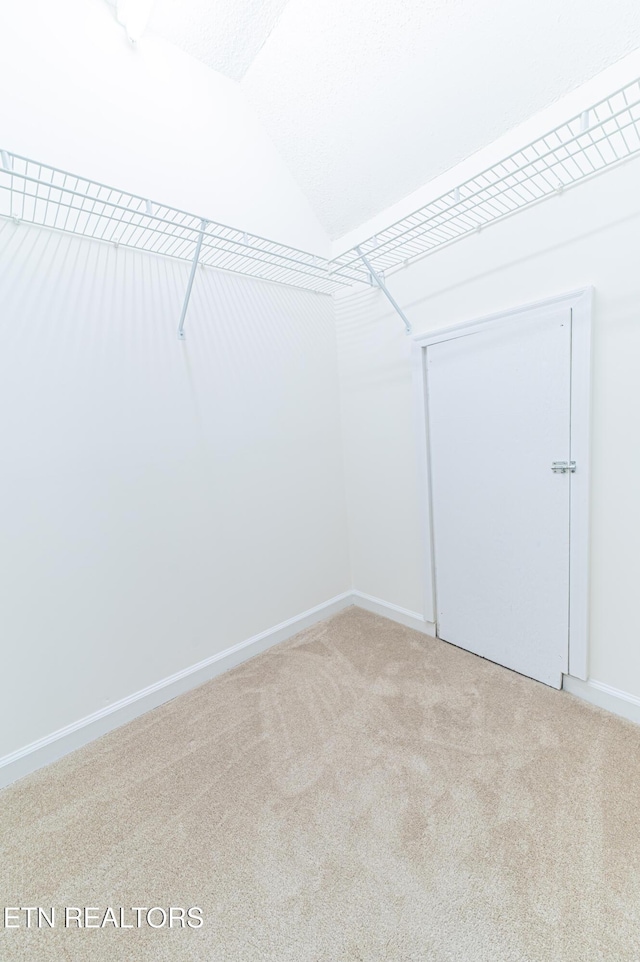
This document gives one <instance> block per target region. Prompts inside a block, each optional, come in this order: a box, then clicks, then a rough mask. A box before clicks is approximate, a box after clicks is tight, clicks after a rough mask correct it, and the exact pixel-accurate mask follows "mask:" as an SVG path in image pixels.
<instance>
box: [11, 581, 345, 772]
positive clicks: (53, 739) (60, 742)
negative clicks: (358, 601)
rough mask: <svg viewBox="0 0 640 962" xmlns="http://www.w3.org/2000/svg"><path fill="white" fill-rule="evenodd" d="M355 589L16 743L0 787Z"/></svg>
mask: <svg viewBox="0 0 640 962" xmlns="http://www.w3.org/2000/svg"><path fill="white" fill-rule="evenodd" d="M354 603H355V602H354V598H353V593H352V592H351V591H345V592H344V594H341V595H336V597H335V598H330V599H329V601H325V602H324V603H323V604H321V605H316V607H315V608H310V609H309V610H308V611H304V612H303V613H302V614H300V615H296V616H295V617H294V618H289V619H288V620H287V621H283V622H282V623H281V624H279V625H275V626H274V627H273V628H269V629H267V631H262V632H260V634H258V635H254V636H253V637H252V638H247V640H246V641H241V642H240V643H239V644H237V645H233V646H232V647H231V648H227V649H226V650H225V651H221V652H219V653H218V654H216V655H212V656H211V657H210V658H205V660H204V661H200V662H198V664H196V665H191V666H190V667H189V668H184V669H183V670H182V671H178V672H176V673H175V675H170V676H169V677H168V678H163V679H161V680H160V681H158V682H155V684H153V685H149V686H148V687H147V688H143V689H142V690H141V691H136V692H134V693H133V694H132V695H128V696H127V697H126V698H122V699H120V701H117V702H114V703H113V704H112V705H108V706H107V707H106V708H102V709H100V710H99V711H96V712H93V714H91V715H87V716H86V717H85V718H80V719H79V720H78V721H76V722H73V723H72V724H71V725H66V726H65V727H64V728H60V729H58V731H55V732H52V733H51V734H50V735H46V736H45V737H44V738H39V739H38V740H37V741H35V742H31V744H30V745H25V747H24V748H19V749H18V750H17V751H15V752H12V753H11V754H10V755H5V756H4V757H3V758H0V788H4V787H6V786H7V785H10V784H11V783H12V782H15V781H16V779H18V778H22V777H23V776H24V775H28V774H30V773H31V772H34V771H36V770H37V769H38V768H42V767H43V766H45V765H50V764H51V762H54V761H56V759H58V758H62V756H63V755H67V754H68V753H69V752H72V751H75V750H76V748H81V747H82V746H83V745H86V744H87V743H88V742H91V741H93V740H94V739H95V738H99V737H100V736H101V735H106V734H107V732H110V731H113V730H114V729H115V728H120V726H121V725H125V724H126V723H127V722H129V721H132V720H133V719H134V718H137V717H138V716H139V715H143V714H144V713H145V712H148V711H151V709H152V708H158V706H159V705H162V704H164V702H167V701H171V699H172V698H175V697H176V696H177V695H182V694H183V693H184V692H186V691H189V690H190V689H191V688H197V686H198V685H202V684H204V682H205V681H209V680H210V679H211V678H215V677H216V675H221V674H222V673H223V672H225V671H228V670H229V669H230V668H235V666H236V665H239V664H240V663H241V662H243V661H247V660H248V659H249V658H253V656H254V655H258V654H260V652H262V651H266V649H267V648H270V647H271V646H272V645H277V644H279V643H280V642H281V641H285V640H286V639H287V638H291V637H292V636H293V635H295V634H297V633H298V632H299V631H303V630H304V629H305V628H309V627H311V625H314V624H315V623H316V622H318V621H323V620H324V619H325V618H330V617H331V616H332V615H335V614H337V613H338V612H339V611H342V610H343V609H344V608H347V607H348V606H349V605H352V604H354Z"/></svg>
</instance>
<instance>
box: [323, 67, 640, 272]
mask: <svg viewBox="0 0 640 962" xmlns="http://www.w3.org/2000/svg"><path fill="white" fill-rule="evenodd" d="M638 152H640V79H639V80H635V81H634V82H633V83H630V84H628V85H627V86H626V87H623V88H622V89H621V90H618V91H616V93H614V94H611V95H610V96H609V97H606V98H605V99H604V100H601V101H600V102H599V103H597V104H594V105H593V106H592V107H590V108H589V109H588V110H585V111H583V112H582V113H581V114H579V115H578V116H576V117H573V118H572V119H571V120H569V121H567V122H566V123H564V124H561V125H560V126H559V127H556V128H555V129H554V130H552V131H550V132H549V133H547V134H545V135H544V136H543V137H540V138H539V139H538V140H535V141H533V143H530V144H528V145H527V146H526V147H523V148H521V149H520V150H517V151H515V153H513V154H511V155H510V156H509V157H506V158H505V159H504V160H502V161H500V162H499V163H497V164H494V165H493V166H492V167H489V168H487V169H486V170H484V171H482V173H480V174H477V175H476V176H475V177H472V178H470V179H469V180H467V181H465V182H464V183H462V184H460V186H459V187H457V188H455V189H454V190H450V191H448V192H447V193H445V194H442V195H441V196H440V197H438V198H437V199H436V200H433V201H431V202H430V203H428V204H426V205H425V206H424V207H421V208H420V209H419V210H417V211H415V212H414V213H413V214H410V215H409V216H408V217H404V218H403V219H402V220H399V221H397V222H396V223H395V224H392V225H391V226H390V227H387V228H385V229H384V230H382V231H379V232H378V233H377V234H376V235H374V236H373V237H369V238H368V239H367V240H366V241H363V242H362V243H361V244H360V245H359V250H358V248H356V247H354V248H352V249H351V250H348V251H346V252H345V253H344V254H342V255H341V256H340V257H338V258H336V259H334V260H333V261H332V262H331V269H333V270H335V271H336V272H337V273H339V274H340V275H341V276H348V277H354V279H358V280H361V281H367V280H368V272H367V269H366V267H365V266H364V265H363V264H362V261H361V257H360V252H362V254H364V255H365V256H366V258H367V260H368V261H369V263H370V264H371V266H372V267H373V269H374V270H375V271H376V272H377V273H379V274H382V275H384V274H385V273H390V272H393V271H394V270H397V269H398V268H400V267H402V266H405V265H406V264H407V263H412V262H413V261H415V260H418V259H420V258H422V257H425V256H426V255H428V254H431V253H433V252H434V251H436V250H439V249H441V248H443V247H446V246H448V245H449V244H452V243H454V242H455V241H458V240H461V239H462V238H463V237H466V236H468V235H469V234H472V233H474V232H475V231H478V230H480V229H481V228H483V227H486V226H487V225H489V224H492V223H495V222H496V221H499V220H502V219H503V218H505V217H508V216H510V215H511V214H513V213H515V212H516V211H518V210H523V209H524V208H526V207H530V206H532V205H533V204H537V203H539V202H540V201H541V200H544V199H545V198H547V197H551V196H553V195H554V194H556V193H558V192H559V191H562V190H565V189H566V188H569V187H573V186H574V185H575V184H579V183H581V182H582V181H585V180H587V179H588V178H590V177H593V176H594V175H595V174H599V173H600V172H602V171H604V170H606V169H607V168H610V167H612V166H614V165H615V164H618V163H620V162H621V161H624V160H626V159H628V158H629V157H632V156H633V155H634V154H637V153H638Z"/></svg>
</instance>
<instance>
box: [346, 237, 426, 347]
mask: <svg viewBox="0 0 640 962" xmlns="http://www.w3.org/2000/svg"><path fill="white" fill-rule="evenodd" d="M356 250H357V252H358V254H359V255H360V260H361V261H362V263H363V264H364V266H365V267H366V268H367V270H368V271H369V276H370V277H371V280H372V281H373V282H374V283H375V284H377V286H378V287H379V288H380V290H381V291H382V293H383V294H384V296H385V297H386V298H387V300H388V301H389V303H390V304H391V306H392V307H393V309H394V311H396V313H397V314H398V315H399V316H400V317H401V319H402V323H403V324H404V326H405V328H406V333H407V334H411V332H412V327H411V323H410V321H409V318H408V317H407V315H406V314H405V312H404V311H403V310H402V308H401V307H400V305H399V304H398V302H397V301H396V299H395V297H394V296H393V295H392V294H391V292H390V290H389V288H388V287H387V285H386V284H385V282H384V280H383V278H382V277H381V276H380V274H377V273H376V272H375V270H374V269H373V267H372V266H371V263H370V261H369V260H368V259H367V257H366V256H365V255H364V254H363V253H362V251H361V250H360V248H359V247H356Z"/></svg>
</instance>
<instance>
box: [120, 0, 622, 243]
mask: <svg viewBox="0 0 640 962" xmlns="http://www.w3.org/2000/svg"><path fill="white" fill-rule="evenodd" d="M108 2H112V3H114V2H115V0H108ZM149 29H150V31H151V32H153V33H156V34H159V35H161V36H162V37H163V38H164V39H166V40H170V41H172V42H174V43H176V44H177V45H178V46H179V47H181V48H182V49H183V50H185V51H186V52H187V53H189V54H191V55H192V56H194V57H197V58H198V59H199V60H202V61H203V62H204V63H206V64H207V65H208V66H210V67H211V68H213V69H214V70H217V71H219V72H221V73H223V74H225V75H226V76H228V77H231V78H233V79H235V80H240V81H241V86H242V89H243V90H244V91H245V94H246V95H247V97H248V98H249V100H250V101H251V103H252V104H253V106H254V108H255V109H256V110H257V113H258V115H259V117H260V119H261V120H262V122H263V125H264V127H265V128H266V131H267V133H268V134H269V135H270V137H271V139H272V140H273V141H274V143H275V145H276V147H277V148H278V150H279V151H280V154H281V155H282V157H283V159H284V160H285V162H286V163H287V164H288V166H289V168H290V170H291V172H292V174H293V175H294V177H295V178H296V180H297V181H298V183H299V185H300V186H301V188H302V190H303V191H304V193H305V194H306V196H307V198H308V200H309V201H310V203H311V205H312V207H313V208H314V210H315V212H316V214H317V216H318V218H319V219H320V221H321V223H322V224H323V226H324V227H325V229H326V231H327V233H328V234H329V235H330V236H331V237H332V238H338V237H340V236H342V235H343V234H345V233H347V232H348V231H350V230H352V229H354V228H356V227H358V226H359V225H360V224H362V223H363V222H365V221H366V220H368V219H369V218H371V217H373V216H375V214H377V213H379V212H380V211H382V210H384V209H385V208H386V207H388V206H389V205H391V204H393V203H395V202H396V201H399V200H401V199H402V198H403V197H405V196H406V195H408V194H410V193H411V192H412V191H414V190H416V189H417V188H419V187H420V186H422V185H423V184H425V183H426V182H427V181H429V180H430V179H432V178H433V177H435V176H436V175H437V174H439V173H442V172H443V171H444V170H446V169H448V168H450V167H452V166H453V165H455V164H456V163H457V162H459V161H460V160H462V159H463V158H465V157H467V156H469V155H470V154H472V153H474V152H475V151H476V150H478V149H479V148H481V147H483V146H486V145H487V144H489V143H491V141H493V140H495V139H496V138H497V137H499V136H500V135H501V134H504V133H505V132H507V131H508V130H509V129H511V128H512V127H514V126H516V125H517V124H519V123H521V122H523V121H524V120H526V119H527V118H528V117H530V116H531V115H533V114H534V113H536V112H537V111H538V110H540V109H542V108H543V107H546V106H548V105H549V104H551V103H553V101H554V100H557V99H558V98H559V97H561V96H562V95H563V94H565V93H568V92H569V91H570V90H572V89H574V88H575V87H577V86H579V85H580V84H581V83H583V82H584V81H586V80H588V79H590V78H591V77H593V76H595V75H596V74H597V73H599V72H600V71H601V70H603V69H605V68H606V67H607V66H609V65H610V64H612V63H614V62H615V61H616V60H619V59H620V58H621V57H623V56H624V55H625V54H627V53H629V52H631V51H632V50H634V49H636V48H637V47H639V46H640V3H639V2H638V0H607V2H606V3H605V0H587V2H585V0H516V2H514V0H155V5H154V10H153V14H152V17H151V22H150V25H149Z"/></svg>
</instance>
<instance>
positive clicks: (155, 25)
mask: <svg viewBox="0 0 640 962" xmlns="http://www.w3.org/2000/svg"><path fill="white" fill-rule="evenodd" d="M107 2H108V3H109V4H110V5H111V6H114V7H115V6H116V4H117V0H107ZM287 3H288V0H155V2H154V4H153V12H152V14H151V19H150V22H149V27H148V29H149V31H150V32H151V33H155V34H158V36H160V37H162V38H163V39H164V40H169V41H171V42H172V43H175V44H176V46H178V47H181V48H182V50H184V51H185V53H188V54H190V55H191V56H192V57H196V59H198V60H201V61H202V62H203V63H205V64H206V65H207V66H208V67H211V68H212V69H213V70H217V71H218V72H219V73H222V74H225V76H227V77H230V78H231V79H232V80H240V79H241V78H242V77H243V76H244V74H245V72H246V71H247V68H248V67H249V65H250V64H251V63H252V61H253V60H254V58H255V57H256V55H257V54H258V52H259V51H260V48H261V47H262V45H263V44H264V42H265V41H266V39H267V37H268V36H269V34H270V33H271V31H272V30H273V28H274V26H275V24H276V23H277V21H278V17H279V16H280V14H281V13H282V11H283V10H284V8H285V7H286V5H287Z"/></svg>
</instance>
